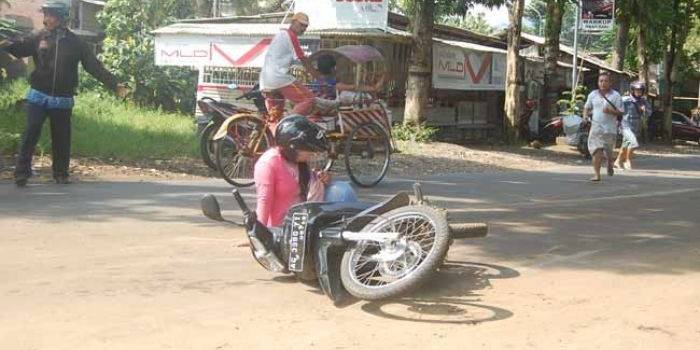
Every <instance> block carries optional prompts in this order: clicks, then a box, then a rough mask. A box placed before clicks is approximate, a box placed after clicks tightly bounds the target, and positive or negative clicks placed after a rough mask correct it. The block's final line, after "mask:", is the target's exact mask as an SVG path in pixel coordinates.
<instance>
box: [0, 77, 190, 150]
mask: <svg viewBox="0 0 700 350" xmlns="http://www.w3.org/2000/svg"><path fill="white" fill-rule="evenodd" d="M28 89H29V87H28V85H27V83H26V81H23V80H18V81H14V82H10V83H3V84H1V85H0V153H3V154H12V153H14V152H16V150H17V145H18V143H19V139H20V135H21V133H22V132H23V131H24V127H25V123H26V114H25V112H24V109H23V104H22V103H18V101H21V100H22V99H23V98H24V96H25V95H26V92H27V90H28ZM72 128H73V134H72V155H74V156H82V157H94V158H100V159H109V158H115V159H123V160H139V159H169V158H177V157H197V155H198V151H197V147H198V144H197V138H196V135H195V125H194V122H193V119H192V117H191V116H186V115H182V114H174V113H165V112H162V111H159V110H153V109H146V108H142V107H138V106H135V105H133V104H130V103H126V102H123V101H120V100H118V99H117V98H115V97H113V96H112V95H111V94H109V93H107V92H105V91H103V90H97V91H91V92H87V93H82V94H80V95H79V96H77V97H76V105H75V108H74V109H73V117H72ZM50 152H51V141H50V130H49V123H48V121H47V122H46V123H45V125H44V129H43V131H42V136H41V139H40V141H39V144H38V145H37V153H38V154H42V153H50Z"/></svg>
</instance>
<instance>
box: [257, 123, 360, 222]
mask: <svg viewBox="0 0 700 350" xmlns="http://www.w3.org/2000/svg"><path fill="white" fill-rule="evenodd" d="M275 143H276V146H275V147H272V148H270V149H269V150H267V152H265V153H264V154H263V155H262V156H261V157H260V159H259V160H258V161H257V162H256V163H255V170H254V174H253V175H254V178H255V190H256V193H257V196H258V205H257V208H256V214H257V217H258V220H259V221H260V222H261V223H263V224H265V226H268V227H274V226H280V225H281V224H282V221H283V219H284V215H285V214H286V213H287V210H288V209H289V208H290V207H291V206H293V205H294V204H297V203H301V202H306V201H326V202H345V201H357V196H356V195H355V192H354V191H353V189H352V187H350V185H349V184H348V183H347V182H339V181H333V182H331V175H330V174H329V173H328V172H325V171H318V170H316V169H310V168H309V166H308V162H309V161H310V160H311V159H312V158H313V156H314V153H318V152H326V151H327V150H328V148H329V147H328V140H326V135H325V133H324V131H323V129H321V128H320V127H319V126H318V125H316V124H314V123H313V122H311V121H309V120H308V119H307V118H305V117H303V116H300V115H292V116H288V117H286V118H284V119H282V120H281V121H280V122H279V124H277V129H276V131H275Z"/></svg>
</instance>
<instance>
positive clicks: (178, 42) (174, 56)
mask: <svg viewBox="0 0 700 350" xmlns="http://www.w3.org/2000/svg"><path fill="white" fill-rule="evenodd" d="M270 41H272V37H269V36H268V37H264V36H250V37H248V36H241V37H233V36H225V37H210V36H206V35H196V34H189V35H180V34H178V35H163V34H161V35H156V43H155V61H156V65H158V66H181V67H203V66H209V67H254V68H260V67H262V66H263V63H264V61H265V54H266V53H267V48H268V47H269V46H270ZM299 43H300V44H301V47H302V49H303V50H304V52H305V53H306V54H307V55H310V54H311V53H313V52H315V51H317V50H318V48H319V45H320V39H318V38H303V37H302V38H300V39H299Z"/></svg>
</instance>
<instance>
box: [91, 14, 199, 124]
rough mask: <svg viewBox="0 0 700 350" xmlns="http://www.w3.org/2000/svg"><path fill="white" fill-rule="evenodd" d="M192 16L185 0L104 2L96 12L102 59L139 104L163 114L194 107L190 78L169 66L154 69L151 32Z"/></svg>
mask: <svg viewBox="0 0 700 350" xmlns="http://www.w3.org/2000/svg"><path fill="white" fill-rule="evenodd" d="M193 15H194V13H193V8H192V3H191V1H190V0H151V1H147V2H143V1H141V0H110V1H109V2H107V5H106V6H105V8H104V10H102V12H100V14H99V17H98V18H99V20H100V22H101V23H102V25H103V26H104V28H105V34H106V38H105V40H104V42H103V52H102V60H103V62H104V63H105V66H106V67H107V68H108V69H110V70H111V71H112V72H114V73H115V74H116V75H117V77H119V79H121V80H122V81H127V82H129V83H130V85H131V86H132V88H133V99H134V100H135V101H136V102H137V103H140V104H146V105H152V106H156V107H162V108H164V109H166V110H182V111H186V112H190V111H191V110H193V109H194V95H195V91H194V89H195V86H196V74H195V73H193V72H192V71H190V70H187V69H182V68H174V67H157V66H155V62H154V59H153V57H154V56H155V55H154V44H155V38H154V36H153V34H151V31H152V30H154V29H156V28H158V27H161V26H164V25H167V24H170V23H172V22H174V21H175V20H176V19H178V18H189V17H192V16H193Z"/></svg>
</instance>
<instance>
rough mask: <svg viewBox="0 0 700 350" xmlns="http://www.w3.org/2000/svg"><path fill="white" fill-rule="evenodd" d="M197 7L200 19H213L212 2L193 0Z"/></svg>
mask: <svg viewBox="0 0 700 350" xmlns="http://www.w3.org/2000/svg"><path fill="white" fill-rule="evenodd" d="M193 1H194V2H195V5H196V10H197V11H196V15H197V17H198V18H211V17H212V14H213V13H212V0H193Z"/></svg>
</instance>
